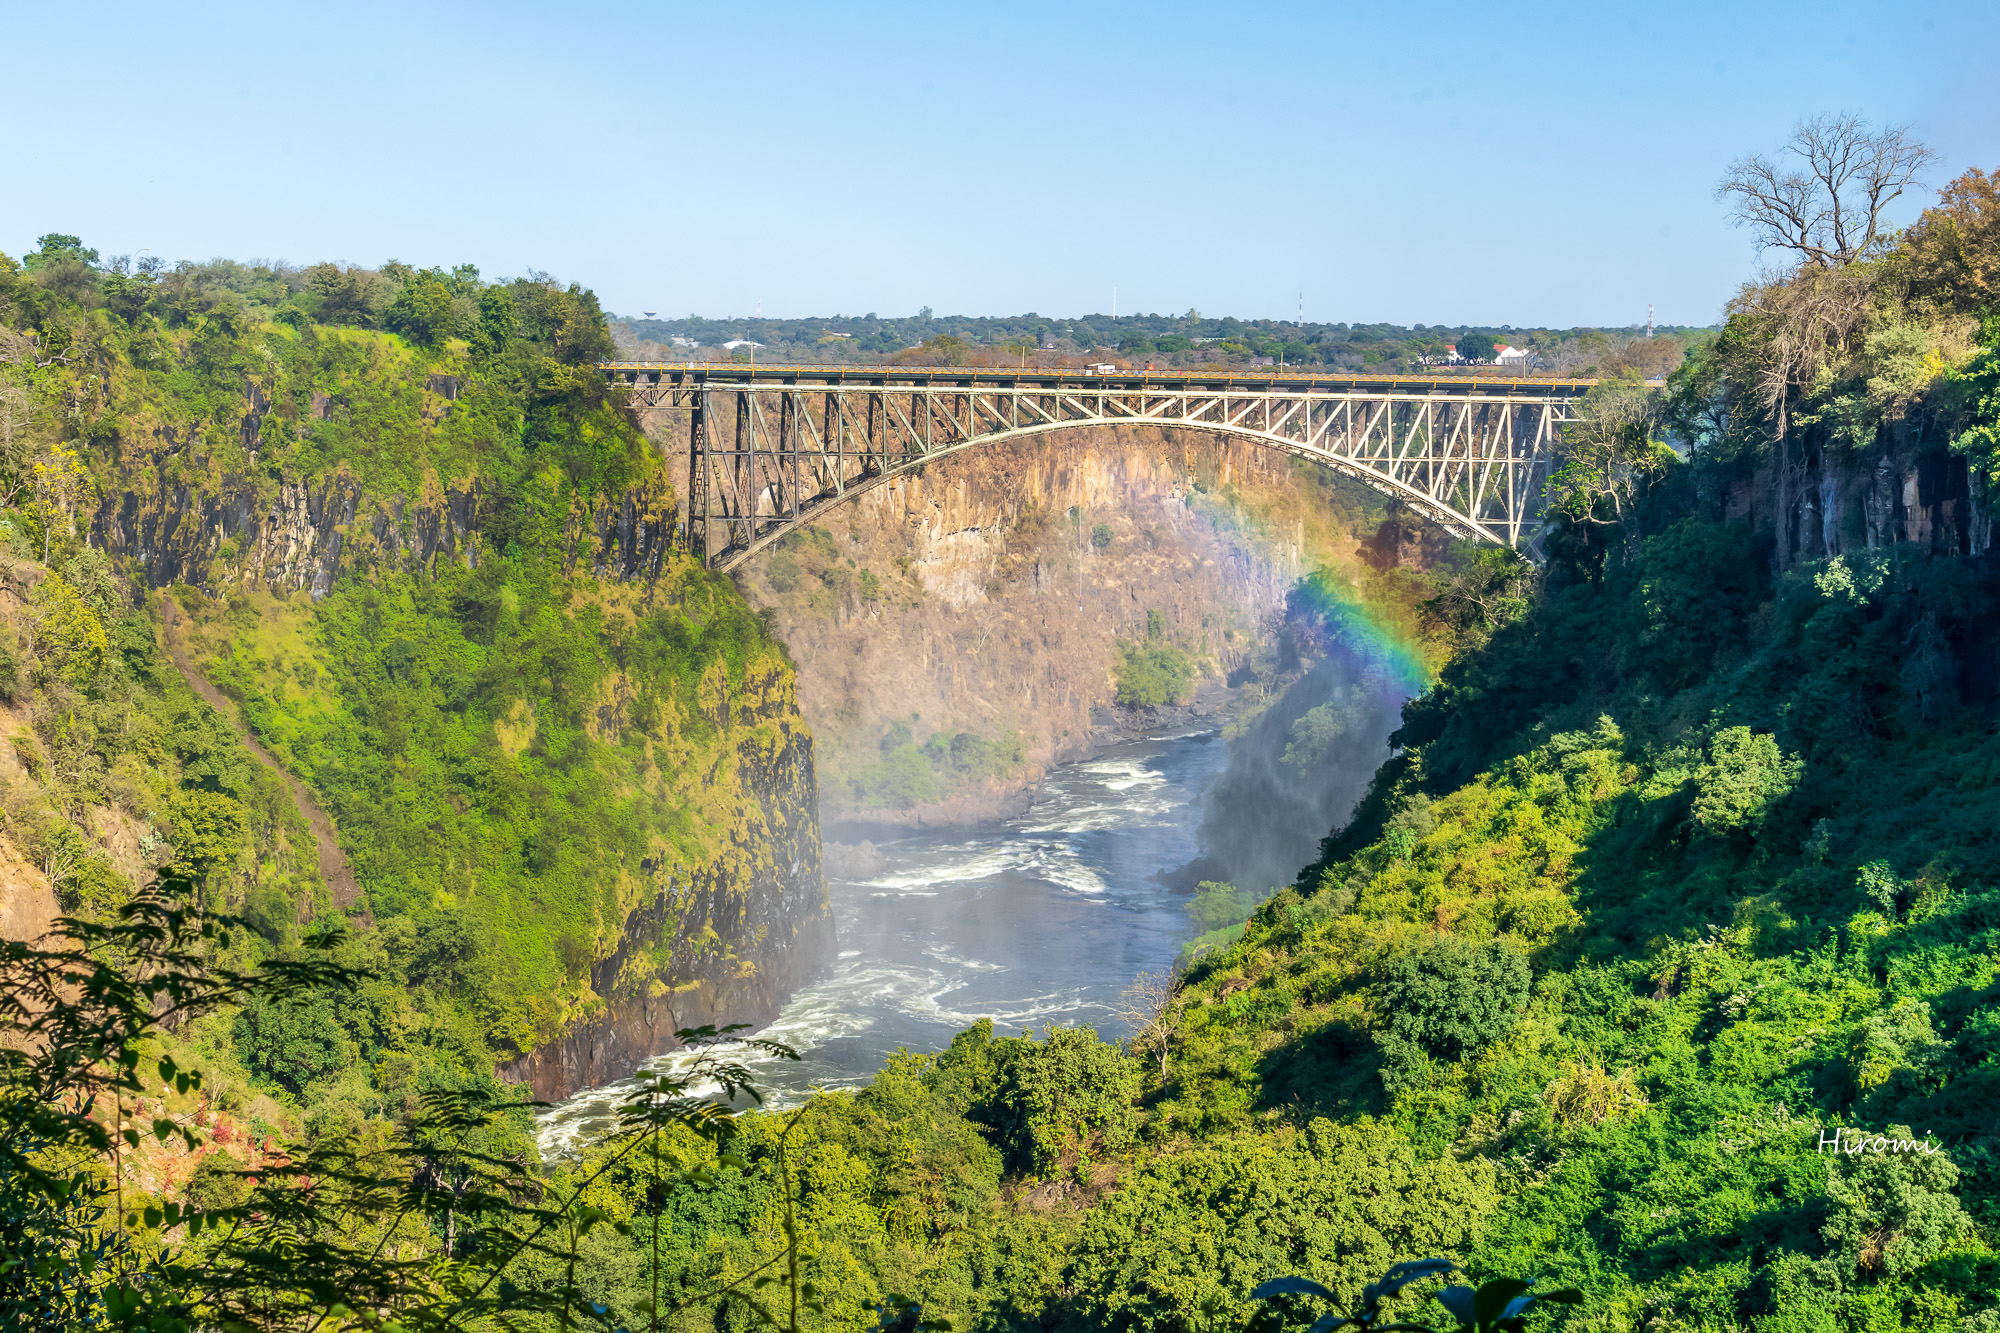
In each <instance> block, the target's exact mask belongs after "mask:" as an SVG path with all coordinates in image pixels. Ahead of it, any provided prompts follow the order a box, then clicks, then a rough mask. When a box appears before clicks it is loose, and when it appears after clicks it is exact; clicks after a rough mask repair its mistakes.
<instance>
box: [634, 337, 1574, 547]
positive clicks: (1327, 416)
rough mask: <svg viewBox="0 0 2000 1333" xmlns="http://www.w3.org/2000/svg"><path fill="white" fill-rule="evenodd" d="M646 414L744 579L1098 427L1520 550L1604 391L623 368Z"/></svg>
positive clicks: (688, 523) (691, 529) (1351, 381)
mask: <svg viewBox="0 0 2000 1333" xmlns="http://www.w3.org/2000/svg"><path fill="white" fill-rule="evenodd" d="M599 369H600V370H601V371H602V372H603V373H604V375H605V376H606V377H607V378H608V379H609V380H610V381H611V382H612V383H613V384H622V385H624V386H626V387H627V389H628V391H629V392H630V393H631V395H632V400H633V404H634V406H635V407H637V408H639V409H640V410H642V411H658V410H662V409H674V408H678V409H684V410H685V411H686V413H687V422H688V428H687V440H688V474H687V476H688V481H687V489H686V498H685V506H686V507H685V511H684V512H685V518H684V520H683V525H682V529H681V531H682V533H683V534H684V536H685V540H686V541H687V544H688V546H689V549H691V550H692V551H694V552H695V553H696V554H698V555H700V556H701V558H702V559H703V561H704V562H705V563H706V564H707V565H709V566H710V567H711V568H714V569H719V570H728V569H733V568H734V567H735V566H737V565H738V564H741V563H742V562H743V561H744V560H745V559H747V558H749V557H750V556H751V555H753V554H755V553H756V552H758V551H760V550H763V549H764V548H765V547H767V546H769V545H771V544H772V543H773V542H775V541H777V540H778V539H779V538H781V537H783V536H784V535H785V534H786V533H788V532H790V531H792V530H793V529H795V528H797V527H799V526H801V525H803V524H807V523H811V522H813V521H814V520H816V519H817V518H818V517H819V516H820V515H822V514H824V513H825V512H826V511H828V510H829V509H832V508H833V507H835V506H836V505H839V504H841V503H843V502H845V501H847V500H850V499H852V498H854V497H855V496H858V495H861V494H863V493H865V492H867V491H869V490H872V489H874V488H875V487H877V486H881V485H883V484H885V483H887V482H888V481H890V480H892V479H893V478H895V477H897V476H899V475H901V474H903V473H906V472H911V471H914V470H915V469H917V468H920V467H922V466H924V465H925V464H927V463H931V462H935V461H936V460H938V459H940V458H945V457H948V456H950V455H951V454H955V453H959V452H961V451H963V450H966V449H973V448H977V447H979V446H980V445H984V444H993V443H997V442H999V441H1002V440H1011V439H1020V438H1024V437H1030V436H1035V435H1042V434H1047V433H1050V432H1054V431H1062V430H1072V429H1075V428H1077V427H1084V426H1121V425H1122V426H1132V425H1150V426H1176V427H1181V428H1184V429H1189V430H1202V431H1209V432H1212V433H1215V434H1219V435H1226V436H1233V437H1235V438H1238V439H1246V440H1252V441H1255V442H1257V443H1259V444H1262V445H1265V446H1267V447H1270V448H1273V449H1278V450H1280V451H1282V452H1284V453H1288V454H1292V455H1294V456H1295V457H1299V458H1305V459H1310V460H1311V461H1313V462H1315V463H1319V464H1321V465H1322V466H1325V467H1329V468H1332V469H1333V470H1334V471H1336V472H1339V473H1342V474H1344V475H1346V476H1349V477H1352V478H1354V479H1355V480H1357V481H1360V482H1361V483H1363V484H1364V485H1367V486H1371V487H1373V488H1374V489H1376V490H1377V491H1380V492H1382V493H1383V494H1384V495H1388V496H1392V497H1394V498H1396V499H1398V500H1401V501H1403V502H1404V503H1405V504H1407V505H1409V507H1410V508H1411V509H1413V510H1415V511H1416V512H1417V513H1419V514H1421V515H1423V516H1424V517H1426V518H1428V519H1430V520H1431V521H1432V522H1434V523H1436V524H1438V525H1439V526H1441V527H1443V528H1445V529H1447V530H1448V531H1450V532H1452V533H1454V534H1456V535H1458V536H1461V537H1466V538H1470V539H1474V540H1478V541H1483V542H1490V543H1492V544H1494V545H1498V546H1508V547H1512V548H1514V549H1516V550H1520V549H1523V548H1526V547H1529V546H1530V544H1531V543H1532V542H1533V540H1534V537H1535V534H1536V531H1537V529H1538V525H1537V521H1536V520H1537V518H1538V515H1539V512H1540V508H1541V498H1542V491H1543V487H1544V485H1545V483H1546V482H1547V479H1548V475H1549V471H1550V466H1551V460H1552V458H1553V456H1554V453H1555V447H1556V444H1557V441H1558V438H1559V433H1560V427H1561V426H1562V425H1563V423H1565V422H1568V421H1571V420H1573V419H1574V415H1573V414H1574V409H1575V404H1576V402H1577V400H1578V399H1579V398H1581V397H1582V396H1583V394H1584V392H1585V391H1586V390H1588V389H1589V388H1590V386H1591V385H1592V384H1594V383H1595V382H1596V381H1594V380H1548V379H1513V380H1509V379H1493V378H1474V377H1466V378H1453V379H1400V378H1390V377H1383V376H1352V375H1349V376H1334V375H1314V374H1285V373H1277V374H1271V373H1265V374H1259V375H1255V376H1235V375H1215V374H1209V373H1199V372H1197V373H1189V374H1178V373H1172V372H1169V373H1161V372H1157V371H1148V372H1146V373H1144V374H1139V373H1135V372H1106V373H1102V374H1093V373H1087V372H1080V371H1075V370H1060V371H1058V370H1041V369H1032V368H1030V369H1022V370H1020V371H1011V370H993V369H986V368H979V369H971V368H960V367H943V368H936V367H900V366H899V367H884V366H860V367H856V366H789V365H771V366H754V367H752V366H746V365H738V364H728V365H720V364H714V363H706V364H702V363H696V364H686V365H678V364H671V363H654V362H632V361H612V362H605V363H602V364H601V365H600V367H599Z"/></svg>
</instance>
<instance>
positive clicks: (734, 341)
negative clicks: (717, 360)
mask: <svg viewBox="0 0 2000 1333" xmlns="http://www.w3.org/2000/svg"><path fill="white" fill-rule="evenodd" d="M763 345H764V344H763V343H760V342H752V341H750V340H749V339H748V338H731V339H730V340H729V341H728V342H726V343H724V344H722V350H724V351H725V352H733V351H735V350H736V349H737V348H739V347H762V346H763Z"/></svg>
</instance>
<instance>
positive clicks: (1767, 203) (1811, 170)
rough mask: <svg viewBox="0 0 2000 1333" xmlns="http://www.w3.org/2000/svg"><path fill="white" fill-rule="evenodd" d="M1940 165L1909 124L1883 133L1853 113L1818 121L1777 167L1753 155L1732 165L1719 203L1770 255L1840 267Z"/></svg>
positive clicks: (1794, 140) (1806, 125)
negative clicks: (1907, 193)
mask: <svg viewBox="0 0 2000 1333" xmlns="http://www.w3.org/2000/svg"><path fill="white" fill-rule="evenodd" d="M1936 158H1937V155H1936V154H1935V153H1933V152H1932V151H1931V150H1930V149H1928V148H1926V147H1925V146H1924V145H1923V144H1921V143H1919V142H1917V140H1916V139H1914V138H1913V137H1911V134H1910V127H1909V126H1907V125H1887V126H1884V127H1883V128H1881V129H1879V130H1877V129H1874V128H1873V127H1871V126H1870V125H1869V124H1868V122H1867V121H1866V120H1864V119H1862V118H1861V117H1860V116H1858V115H1856V114H1854V113H1853V112H1851V111H1843V112H1840V113H1838V114H1836V115H1822V116H1814V117H1812V118H1811V119H1810V120H1805V121H1801V122H1800V123H1799V125H1798V127H1797V128H1796V129H1794V130H1793V131H1792V137H1791V139H1790V140H1788V141H1787V142H1786V144H1785V146H1784V147H1783V148H1781V149H1779V150H1778V156H1777V160H1775V161H1774V160H1772V159H1771V158H1768V157H1765V156H1764V155H1763V154H1762V153H1753V154H1751V155H1750V156H1748V157H1741V158H1738V159H1737V160H1736V161H1735V162H1733V163H1731V164H1730V166H1729V173H1728V174H1727V175H1725V176H1724V177H1723V178H1722V183H1721V184H1720V185H1718V186H1717V187H1716V197H1717V198H1719V199H1722V200H1724V201H1726V202H1727V203H1728V204H1729V205H1730V210H1731V212H1732V213H1734V214H1735V217H1736V221H1737V223H1738V224H1739V225H1741V226H1745V227H1748V228H1750V229H1751V231H1752V232H1754V233H1755V234H1756V236H1757V241H1758V244H1759V245H1761V246H1763V247H1764V248H1765V249H1768V250H1786V251H1790V252H1792V253H1793V254H1795V255H1797V256H1798V258H1799V262H1800V263H1801V264H1804V265H1809V266H1813V267H1818V268H1837V267H1839V266H1841V265H1843V264H1849V263H1852V262H1853V261H1854V260H1855V259H1857V258H1859V257H1860V256H1861V255H1864V254H1866V253H1867V252H1868V250H1869V249H1870V248H1871V247H1872V246H1873V245H1874V244H1875V242H1876V241H1878V240H1880V239H1881V237H1882V233H1883V221H1882V212H1883V210H1884V209H1886V208H1887V207H1888V206H1889V205H1890V204H1891V203H1893V202H1895V200H1896V199H1897V198H1898V197H1900V196H1901V195H1902V193H1903V191H1904V190H1905V189H1907V188H1909V186H1910V185H1911V184H1912V183H1913V182H1914V181H1915V180H1916V178H1917V176H1918V175H1919V174H1920V173H1921V172H1922V171H1923V169H1924V168H1925V167H1927V166H1929V165H1930V164H1931V163H1932V162H1933V161H1935V160H1936Z"/></svg>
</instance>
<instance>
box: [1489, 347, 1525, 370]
mask: <svg viewBox="0 0 2000 1333" xmlns="http://www.w3.org/2000/svg"><path fill="white" fill-rule="evenodd" d="M1527 359H1528V353H1527V351H1526V350H1525V349H1523V348H1519V347H1509V346H1508V345H1507V344H1506V343H1502V344H1500V346H1498V347H1496V348H1494V349H1493V363H1494V364H1495V365H1499V366H1518V365H1520V364H1521V363H1522V362H1524V361H1526V360H1527Z"/></svg>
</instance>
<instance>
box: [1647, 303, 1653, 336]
mask: <svg viewBox="0 0 2000 1333" xmlns="http://www.w3.org/2000/svg"><path fill="white" fill-rule="evenodd" d="M1646 336H1647V337H1648V338H1650V337H1652V336H1653V303H1652V302H1651V301H1648V302H1646Z"/></svg>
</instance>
